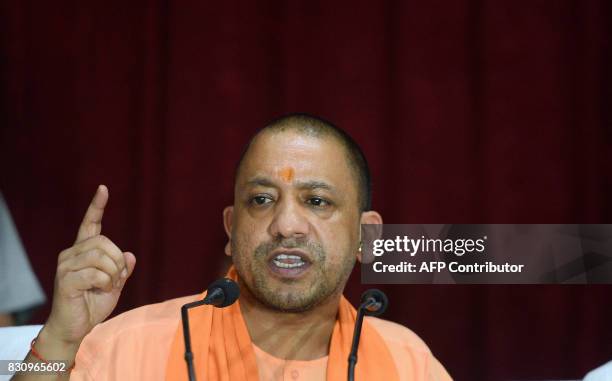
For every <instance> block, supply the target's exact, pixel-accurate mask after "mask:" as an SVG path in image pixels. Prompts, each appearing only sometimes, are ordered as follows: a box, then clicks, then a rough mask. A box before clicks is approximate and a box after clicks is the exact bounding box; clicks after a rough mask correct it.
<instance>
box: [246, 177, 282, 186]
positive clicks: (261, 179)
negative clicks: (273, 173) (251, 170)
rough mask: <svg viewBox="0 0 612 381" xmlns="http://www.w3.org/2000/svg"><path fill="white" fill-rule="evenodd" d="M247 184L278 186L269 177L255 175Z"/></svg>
mask: <svg viewBox="0 0 612 381" xmlns="http://www.w3.org/2000/svg"><path fill="white" fill-rule="evenodd" d="M246 185H250V186H257V185H258V186H261V187H268V188H276V184H275V183H274V182H273V181H272V180H270V179H268V178H267V177H254V178H252V179H251V180H249V181H247V183H246Z"/></svg>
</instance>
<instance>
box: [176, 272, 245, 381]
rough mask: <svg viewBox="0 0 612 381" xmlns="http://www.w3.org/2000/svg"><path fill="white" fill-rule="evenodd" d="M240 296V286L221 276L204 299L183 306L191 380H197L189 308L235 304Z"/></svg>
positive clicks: (186, 359) (220, 306)
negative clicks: (192, 350)
mask: <svg viewBox="0 0 612 381" xmlns="http://www.w3.org/2000/svg"><path fill="white" fill-rule="evenodd" d="M238 296H240V288H239V287H238V285H237V284H236V282H234V281H233V280H231V279H227V278H221V279H217V280H216V281H214V282H212V283H211V284H210V286H208V289H207V290H206V297H205V298H204V299H203V300H198V301H196V302H191V303H187V304H185V305H184V306H182V307H181V319H182V321H183V338H184V339H185V361H186V362H187V373H188V374H189V380H190V381H195V380H196V376H195V370H194V368H193V352H191V333H190V331H189V309H191V308H194V307H198V306H201V305H204V304H209V305H213V306H215V307H219V308H223V307H227V306H229V305H232V304H234V302H235V301H236V300H238Z"/></svg>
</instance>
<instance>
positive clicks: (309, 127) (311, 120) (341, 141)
mask: <svg viewBox="0 0 612 381" xmlns="http://www.w3.org/2000/svg"><path fill="white" fill-rule="evenodd" d="M283 132H294V133H297V134H298V135H303V136H306V137H311V138H316V139H321V140H332V141H334V142H336V143H337V144H338V145H339V147H340V148H341V149H343V150H344V152H345V155H344V156H345V158H346V162H347V164H348V167H349V168H350V169H351V171H352V174H353V178H354V180H355V186H356V188H357V194H358V195H359V200H358V202H359V209H360V210H361V211H362V212H363V211H368V210H370V209H371V184H370V171H369V168H368V163H367V161H366V158H365V156H364V154H363V152H362V151H361V148H359V146H358V145H357V143H356V142H355V141H354V140H353V139H352V138H351V137H350V136H349V135H348V134H347V133H346V132H344V131H343V130H341V129H340V128H338V127H336V126H334V125H333V124H331V123H330V122H328V121H326V120H324V119H322V118H319V117H316V116H313V115H308V114H303V113H299V114H289V115H285V116H282V117H280V118H278V119H275V120H273V121H272V122H270V123H269V124H268V125H266V126H265V127H264V128H262V129H261V130H259V131H258V132H257V133H256V134H255V135H254V136H253V137H252V138H251V140H250V141H249V143H248V144H247V145H246V148H245V150H244V151H243V153H242V155H241V157H240V161H239V162H238V167H237V169H236V179H237V178H238V175H239V173H240V170H241V168H242V163H243V161H244V160H245V158H246V157H247V156H248V155H247V154H248V152H249V150H250V148H251V146H253V144H254V143H255V142H256V141H257V140H258V139H259V138H260V137H262V136H264V135H267V134H279V133H283Z"/></svg>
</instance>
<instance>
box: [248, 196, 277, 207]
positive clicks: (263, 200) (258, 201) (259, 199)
mask: <svg viewBox="0 0 612 381" xmlns="http://www.w3.org/2000/svg"><path fill="white" fill-rule="evenodd" d="M269 202H272V199H271V198H270V197H268V196H255V197H253V198H252V199H251V203H252V204H254V205H264V204H267V203H269Z"/></svg>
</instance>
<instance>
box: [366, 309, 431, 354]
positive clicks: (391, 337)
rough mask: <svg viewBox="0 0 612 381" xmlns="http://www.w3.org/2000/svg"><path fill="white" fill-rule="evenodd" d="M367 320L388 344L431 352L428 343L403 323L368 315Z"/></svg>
mask: <svg viewBox="0 0 612 381" xmlns="http://www.w3.org/2000/svg"><path fill="white" fill-rule="evenodd" d="M366 321H367V322H368V323H369V324H370V325H371V326H372V327H374V329H376V331H377V332H378V334H379V335H380V336H381V337H382V338H383V340H384V341H385V342H386V343H387V345H391V346H393V347H398V346H400V347H404V348H406V349H409V350H412V351H416V352H421V353H424V354H431V351H430V350H429V347H427V344H425V342H424V341H423V340H422V339H421V338H420V337H419V336H418V335H417V334H416V333H414V332H413V331H412V330H410V329H409V328H406V327H404V326H403V325H401V324H398V323H395V322H392V321H390V320H384V319H380V318H377V317H373V316H367V317H366Z"/></svg>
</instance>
